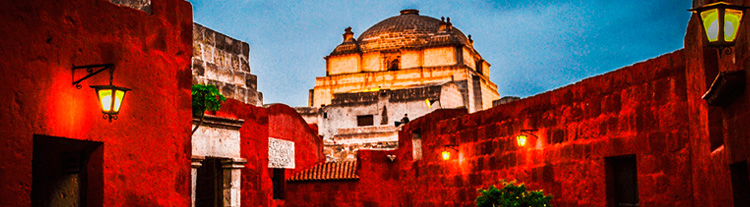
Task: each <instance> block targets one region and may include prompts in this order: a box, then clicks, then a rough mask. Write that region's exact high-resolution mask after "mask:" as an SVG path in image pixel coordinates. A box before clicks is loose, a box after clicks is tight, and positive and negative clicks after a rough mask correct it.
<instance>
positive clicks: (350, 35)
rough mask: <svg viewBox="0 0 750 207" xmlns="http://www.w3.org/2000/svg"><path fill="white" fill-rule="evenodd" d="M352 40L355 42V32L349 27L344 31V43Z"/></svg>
mask: <svg viewBox="0 0 750 207" xmlns="http://www.w3.org/2000/svg"><path fill="white" fill-rule="evenodd" d="M352 40H354V32H352V27H347V28H346V29H344V42H346V41H352Z"/></svg>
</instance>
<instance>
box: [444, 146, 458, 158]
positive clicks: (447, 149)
mask: <svg viewBox="0 0 750 207" xmlns="http://www.w3.org/2000/svg"><path fill="white" fill-rule="evenodd" d="M457 147H458V145H455V144H446V145H445V146H443V152H441V153H440V158H442V159H443V160H449V159H451V150H452V151H456V152H458V149H456V148H457Z"/></svg>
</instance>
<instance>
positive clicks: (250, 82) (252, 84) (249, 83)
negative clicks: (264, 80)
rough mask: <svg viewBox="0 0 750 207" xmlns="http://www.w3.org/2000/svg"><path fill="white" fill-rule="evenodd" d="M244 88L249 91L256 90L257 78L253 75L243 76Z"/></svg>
mask: <svg viewBox="0 0 750 207" xmlns="http://www.w3.org/2000/svg"><path fill="white" fill-rule="evenodd" d="M245 87H247V88H249V89H251V90H258V77H257V76H255V75H253V74H249V73H248V74H246V75H245Z"/></svg>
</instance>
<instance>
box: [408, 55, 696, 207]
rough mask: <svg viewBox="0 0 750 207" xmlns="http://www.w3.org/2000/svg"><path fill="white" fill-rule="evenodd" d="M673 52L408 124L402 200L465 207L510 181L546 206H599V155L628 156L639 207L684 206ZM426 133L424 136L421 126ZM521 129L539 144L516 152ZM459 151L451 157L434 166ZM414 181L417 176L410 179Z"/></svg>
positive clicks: (678, 83) (680, 93)
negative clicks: (415, 149)
mask: <svg viewBox="0 0 750 207" xmlns="http://www.w3.org/2000/svg"><path fill="white" fill-rule="evenodd" d="M684 63H685V61H684V59H683V53H682V51H677V52H675V53H671V54H667V55H663V56H661V57H658V58H655V59H652V60H649V61H646V62H642V63H637V64H635V65H633V66H629V67H625V68H622V69H619V70H616V71H613V72H610V73H607V74H604V75H601V76H597V77H593V78H589V79H586V80H583V81H581V82H578V83H575V84H573V85H570V86H566V87H563V88H560V89H556V90H553V91H550V92H547V93H543V94H539V95H536V96H533V97H530V98H526V99H522V100H519V101H515V102H511V103H508V104H504V105H500V106H497V107H495V108H492V109H490V110H486V111H481V112H478V113H475V114H471V115H468V116H461V117H459V118H454V119H449V120H444V121H439V122H434V121H431V122H425V121H423V120H416V121H414V122H412V123H409V125H407V126H406V128H405V129H404V130H403V131H402V132H401V133H402V134H401V139H403V138H404V137H405V136H407V135H409V134H408V133H409V132H410V131H412V130H421V131H422V132H423V134H422V146H423V150H424V151H425V154H424V159H423V160H421V161H417V162H416V164H415V168H418V169H419V172H420V173H419V175H418V176H417V175H415V178H414V182H415V184H414V185H408V186H407V187H406V188H407V190H406V191H408V192H413V194H412V198H413V200H414V201H415V202H416V203H415V205H417V206H425V205H426V206H447V205H451V206H452V205H460V206H471V205H473V200H474V198H476V196H477V192H476V189H477V188H484V187H487V186H489V185H492V184H497V183H499V182H498V180H500V179H506V180H518V181H519V182H523V183H526V184H527V185H528V186H529V187H530V188H531V189H544V190H545V192H546V193H550V194H552V195H554V196H555V199H554V202H553V203H554V204H555V206H581V205H583V206H587V205H592V206H605V205H606V194H607V193H606V188H605V186H606V182H605V175H606V173H605V162H604V158H605V157H610V156H618V155H627V154H635V155H636V159H637V168H638V183H639V185H638V190H639V191H638V192H639V195H640V203H641V205H643V206H672V205H676V206H685V205H690V204H691V202H692V201H691V200H690V190H689V188H690V186H691V185H690V182H689V180H690V171H689V169H690V160H689V157H690V156H689V148H688V140H687V128H688V125H687V113H686V111H685V110H684V108H686V107H687V103H686V98H685V88H686V85H685V84H686V82H685V76H684V74H685V71H684ZM430 126H434V127H432V128H430V130H429V131H433V130H435V131H437V132H431V133H424V132H425V130H424V128H428V127H430ZM522 129H538V131H537V132H535V133H534V134H536V135H537V136H538V139H537V140H536V142H535V143H529V145H528V146H526V147H518V146H517V144H516V141H515V136H516V135H518V134H519V133H520V131H521V130H522ZM445 144H458V145H459V146H458V157H457V158H455V159H452V160H449V161H443V160H440V159H438V156H439V153H440V151H442V146H443V145H445ZM415 174H416V173H415Z"/></svg>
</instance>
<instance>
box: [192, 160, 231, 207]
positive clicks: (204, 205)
mask: <svg viewBox="0 0 750 207" xmlns="http://www.w3.org/2000/svg"><path fill="white" fill-rule="evenodd" d="M201 164H202V166H201V167H200V168H198V175H197V180H196V184H195V206H196V207H216V206H224V202H223V196H222V190H223V183H222V181H223V180H224V179H223V172H222V171H223V170H222V168H221V160H219V158H214V157H207V158H206V159H205V160H203V162H202V163H201Z"/></svg>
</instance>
